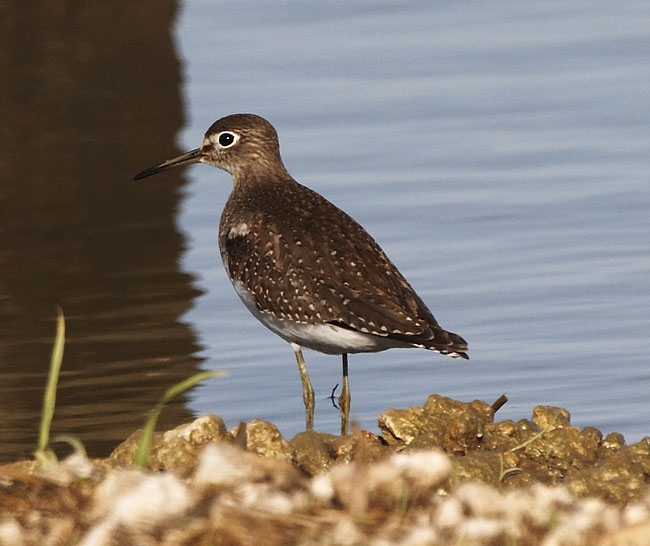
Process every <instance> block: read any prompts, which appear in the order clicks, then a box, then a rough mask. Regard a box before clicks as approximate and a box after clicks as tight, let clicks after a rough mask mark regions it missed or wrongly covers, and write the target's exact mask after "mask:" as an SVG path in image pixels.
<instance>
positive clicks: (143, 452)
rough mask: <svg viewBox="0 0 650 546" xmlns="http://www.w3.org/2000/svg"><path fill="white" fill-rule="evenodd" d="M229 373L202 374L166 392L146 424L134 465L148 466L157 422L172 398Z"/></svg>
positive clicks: (137, 466) (139, 466)
mask: <svg viewBox="0 0 650 546" xmlns="http://www.w3.org/2000/svg"><path fill="white" fill-rule="evenodd" d="M228 374H229V372H226V371H212V372H201V373H197V374H195V375H193V376H192V377H188V378H187V379H185V380H184V381H181V382H180V383H176V385H173V386H171V387H170V388H169V389H167V390H166V391H165V394H163V396H162V398H161V399H160V400H159V401H158V403H157V404H156V407H155V408H154V409H153V410H152V411H151V413H150V414H149V417H148V418H147V421H146V422H145V424H144V427H143V429H142V433H141V434H140V439H139V441H138V449H137V451H136V453H135V458H134V460H133V464H134V466H135V467H136V468H144V467H145V466H146V465H147V460H148V459H149V454H150V453H151V443H152V441H153V433H154V430H155V429H156V422H157V421H158V416H159V415H160V412H161V411H162V409H163V407H165V404H167V403H168V402H169V401H170V400H171V399H172V398H174V397H175V396H178V395H179V394H182V393H183V392H185V391H186V390H188V389H191V388H192V387H194V386H195V385H197V384H199V383H200V382H201V381H205V380H206V379H209V378H211V377H217V376H224V375H228Z"/></svg>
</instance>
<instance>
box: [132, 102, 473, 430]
mask: <svg viewBox="0 0 650 546" xmlns="http://www.w3.org/2000/svg"><path fill="white" fill-rule="evenodd" d="M191 163H207V164H208V165H212V166H214V167H219V168H220V169H223V170H225V171H228V172H229V173H230V174H231V175H232V177H233V190H232V193H231V194H230V197H229V199H228V202H227V203H226V206H225V208H224V210H223V213H222V215H221V222H220V224H219V248H220V249H221V257H222V259H223V263H224V265H225V267H226V271H227V272H228V275H229V277H230V280H231V281H232V283H233V285H234V287H235V290H236V291H237V294H239V297H240V298H241V299H242V301H243V302H244V305H246V307H247V308H248V310H249V311H251V313H253V315H255V317H256V318H257V319H258V320H259V321H260V322H261V323H262V324H264V326H266V327H267V328H269V329H270V330H271V331H273V332H275V333H276V334H277V335H279V336H280V337H281V338H283V339H285V340H286V341H288V342H289V343H291V346H292V347H293V350H294V352H295V353H296V360H297V361H298V369H299V370H300V378H301V380H302V388H303V400H304V402H305V407H306V420H307V430H312V429H313V420H314V389H313V388H312V385H311V381H310V380H309V375H308V373H307V367H306V366H305V361H304V358H303V356H302V351H301V347H307V348H309V349H314V350H316V351H320V352H322V353H327V354H340V355H342V358H343V386H342V390H341V395H340V396H339V406H340V410H341V434H347V429H348V420H349V413H350V388H349V383H348V353H365V352H376V351H384V350H386V349H391V348H393V347H421V348H424V349H429V350H432V351H436V352H439V353H442V354H445V355H449V356H452V357H454V358H468V356H467V343H466V342H465V340H464V339H463V338H462V337H460V336H459V335H457V334H452V333H451V332H447V331H445V330H443V329H442V328H441V327H440V326H439V325H438V323H437V322H436V319H435V318H434V317H433V315H432V314H431V311H429V309H428V308H427V306H426V305H425V304H424V302H423V301H422V300H421V299H420V297H419V296H418V295H417V294H416V293H415V291H414V290H413V288H411V285H410V284H409V283H408V282H407V281H406V279H405V278H404V277H403V276H402V274H401V273H400V272H399V271H398V270H397V268H396V267H395V266H394V265H393V263H392V262H391V261H390V260H389V259H388V257H387V256H386V254H384V251H383V250H382V249H381V248H380V247H379V245H378V244H377V243H376V242H375V240H374V239H373V238H372V237H371V236H370V235H369V234H368V233H367V232H366V230H365V229H363V228H362V227H361V226H360V225H359V224H358V223H357V222H356V221H355V220H353V219H352V218H351V217H350V216H348V215H347V214H346V213H345V212H343V211H342V210H340V209H339V208H337V207H335V206H334V205H333V204H332V203H330V202H329V201H328V200H327V199H325V198H324V197H322V196H321V195H319V194H318V193H316V192H315V191H313V190H310V189H309V188H307V187H305V186H303V185H301V184H299V183H298V182H296V181H295V180H294V179H293V178H292V177H291V175H290V174H289V173H288V172H287V169H286V168H285V167H284V164H283V163H282V158H281V157H280V146H279V143H278V135H277V133H276V131H275V129H274V128H273V126H272V125H271V124H270V123H269V122H268V121H266V120H265V119H263V118H261V117H259V116H256V115H254V114H234V115H230V116H226V117H224V118H221V119H220V120H218V121H216V122H215V123H214V124H213V125H212V127H210V128H209V129H208V131H207V132H206V133H205V137H204V138H203V143H202V144H201V147H200V148H197V149H196V150H192V151H191V152H187V153H186V154H183V155H181V156H179V157H177V158H175V159H170V160H169V161H165V162H164V163H161V164H160V165H158V166H156V167H152V168H150V169H146V170H144V171H142V172H140V173H138V174H137V175H136V176H135V180H138V179H140V178H145V177H147V176H151V175H152V174H157V173H159V172H162V171H164V170H167V169H169V168H172V167H179V166H182V165H189V164H191Z"/></svg>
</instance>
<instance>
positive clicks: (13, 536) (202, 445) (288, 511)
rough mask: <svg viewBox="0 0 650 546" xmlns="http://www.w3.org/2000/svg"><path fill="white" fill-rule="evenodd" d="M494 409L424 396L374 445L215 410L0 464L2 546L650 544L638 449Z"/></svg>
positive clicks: (388, 416) (561, 420) (382, 419)
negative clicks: (504, 416)
mask: <svg viewBox="0 0 650 546" xmlns="http://www.w3.org/2000/svg"><path fill="white" fill-rule="evenodd" d="M495 408H497V406H496V405H489V404H487V403H485V402H481V401H474V402H471V403H463V402H458V401H454V400H450V399H448V398H444V397H442V396H437V395H431V396H430V397H429V398H428V399H427V401H426V403H425V404H424V405H423V406H421V407H412V408H408V409H402V410H397V409H390V410H388V411H386V412H384V413H383V414H382V415H380V416H379V427H380V431H381V435H375V434H373V433H371V432H368V431H365V430H355V431H354V433H353V434H350V435H348V436H345V437H339V436H334V435H329V434H323V433H317V432H303V433H300V434H298V435H297V436H296V437H294V438H293V439H292V440H291V441H286V440H285V439H284V438H283V437H282V435H281V434H280V432H279V431H278V430H277V428H276V427H275V426H274V425H272V424H271V423H267V422H264V421H259V420H253V421H250V422H247V423H241V424H239V425H238V426H236V427H234V428H232V429H231V430H228V429H227V428H226V426H225V424H224V423H223V421H222V420H221V419H220V418H219V417H217V416H214V415H207V416H204V417H201V418H199V419H197V420H195V421H193V422H192V423H189V424H186V425H182V426H179V427H176V428H175V429H172V430H170V431H167V432H160V433H156V434H155V436H154V441H153V446H152V451H151V454H150V456H149V459H148V463H147V466H148V468H147V470H145V471H139V470H134V469H133V457H134V455H135V451H136V448H137V440H138V437H139V434H140V433H139V431H138V432H135V433H134V434H133V435H131V437H129V438H128V439H127V440H126V441H125V442H123V443H122V444H121V445H120V446H118V447H117V448H116V449H115V451H114V452H113V453H112V454H111V455H110V457H108V458H106V459H98V460H88V459H85V458H84V457H82V456H81V455H73V456H71V457H69V458H68V459H66V460H65V461H63V462H61V463H60V464H59V465H58V466H56V467H55V468H54V469H50V470H48V471H39V470H38V469H37V467H36V463H35V462H34V461H23V462H19V463H13V464H9V465H4V466H1V467H0V546H4V545H11V546H14V545H17V546H21V545H25V546H27V545H32V544H39V545H42V544H53V545H54V544H57V545H58V544H81V545H84V546H103V545H112V544H120V545H125V544H134V545H149V544H161V545H188V546H189V545H208V544H210V545H213V544H219V545H221V544H224V545H230V544H232V545H235V544H244V545H248V544H251V545H253V544H255V545H260V544H264V545H267V544H269V545H275V544H277V545H280V544H282V545H284V544H305V545H311V544H313V545H321V544H322V545H325V544H341V545H357V544H358V545H366V544H369V545H389V544H400V545H409V546H416V545H428V544H431V545H452V544H453V545H456V544H458V545H460V544H462V545H484V544H486V545H487V544H489V545H504V546H506V545H507V546H511V545H515V544H516V545H536V544H543V545H549V546H550V545H571V546H574V545H594V544H596V545H601V546H605V545H608V546H613V545H621V546H622V545H635V544H639V545H641V544H648V543H649V541H650V539H649V538H648V537H650V489H649V484H650V438H647V437H646V438H644V439H642V440H641V441H640V442H638V443H636V444H633V445H629V446H628V445H626V444H625V441H624V438H623V436H622V435H620V434H617V433H611V434H608V435H607V436H605V437H603V435H602V434H601V432H600V431H599V430H597V429H595V428H593V427H586V428H584V429H582V430H580V429H578V428H577V427H574V426H572V425H571V424H570V416H569V413H568V411H567V410H565V409H562V408H554V407H547V406H538V407H536V408H535V409H534V410H533V415H532V417H531V418H530V419H520V420H519V421H517V422H515V421H511V420H505V421H495V420H494V414H495Z"/></svg>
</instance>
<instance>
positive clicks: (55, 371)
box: [36, 306, 65, 461]
mask: <svg viewBox="0 0 650 546" xmlns="http://www.w3.org/2000/svg"><path fill="white" fill-rule="evenodd" d="M56 312H57V319H56V338H55V340H54V347H53V348H52V355H51V357H50V373H49V375H48V378H47V386H46V387H45V394H44V396H43V410H42V412H41V426H40V430H39V435H38V448H37V450H36V456H37V459H39V460H41V461H45V460H50V461H51V460H52V458H51V457H50V456H44V455H45V453H46V451H47V449H48V446H49V444H50V426H51V425H52V418H53V417H54V408H55V406H56V387H57V384H58V382H59V372H60V371H61V363H62V362H63V345H64V343H65V317H64V316H63V310H62V309H61V308H60V307H59V306H57V308H56ZM55 460H56V459H55Z"/></svg>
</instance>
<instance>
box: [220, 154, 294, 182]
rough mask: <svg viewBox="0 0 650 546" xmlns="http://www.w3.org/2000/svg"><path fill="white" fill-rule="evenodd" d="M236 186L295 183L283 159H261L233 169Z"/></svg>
mask: <svg viewBox="0 0 650 546" xmlns="http://www.w3.org/2000/svg"><path fill="white" fill-rule="evenodd" d="M231 174H232V178H233V183H234V186H235V187H236V188H244V187H248V186H259V185H260V184H262V185H267V184H284V183H295V180H294V179H293V178H292V177H291V175H290V174H289V172H288V171H287V169H286V168H285V167H284V165H283V164H282V162H281V161H279V162H278V161H273V162H270V161H265V160H263V159H261V158H260V160H258V161H255V162H251V163H248V164H247V165H246V166H245V167H242V168H235V169H233V170H232V171H231Z"/></svg>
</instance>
